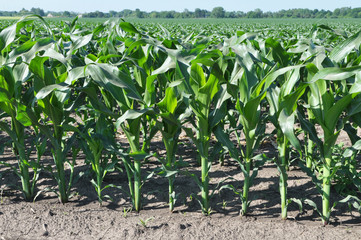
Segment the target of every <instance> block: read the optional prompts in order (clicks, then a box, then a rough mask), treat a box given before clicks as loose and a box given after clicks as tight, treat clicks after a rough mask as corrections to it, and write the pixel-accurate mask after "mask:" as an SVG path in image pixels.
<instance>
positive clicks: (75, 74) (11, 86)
mask: <svg viewBox="0 0 361 240" xmlns="http://www.w3.org/2000/svg"><path fill="white" fill-rule="evenodd" d="M35 19H38V21H39V22H40V23H37V24H34V22H35V21H36V20H35ZM159 27H160V29H161V30H159V32H158V33H154V32H150V31H149V32H147V31H145V28H146V27H143V28H142V29H143V30H142V31H140V30H137V29H136V28H135V27H134V26H133V25H132V24H130V23H128V22H124V21H122V20H119V19H115V20H109V21H107V22H105V23H103V24H99V25H97V26H95V27H93V28H87V27H86V26H84V25H80V24H77V19H74V21H73V22H63V23H62V25H61V26H59V27H58V28H53V27H50V26H49V24H48V23H47V22H46V21H44V20H43V19H42V18H41V17H39V16H32V17H25V18H23V19H21V20H19V21H18V22H17V23H15V24H13V25H11V26H8V27H6V28H4V29H3V30H2V31H1V33H0V51H1V56H0V62H1V68H0V109H1V112H0V120H1V122H0V129H1V130H2V131H3V132H6V133H7V135H8V136H9V137H10V138H11V140H12V148H13V152H14V155H15V156H16V158H17V160H18V167H17V168H13V170H14V171H15V173H16V174H17V176H19V178H20V180H21V184H22V186H21V189H22V193H23V195H24V198H25V200H32V199H34V196H35V195H36V189H37V180H38V177H39V173H40V170H42V169H44V168H43V167H42V156H43V155H44V153H45V152H46V151H48V152H51V154H52V158H53V161H54V169H51V170H49V171H50V172H51V173H52V175H53V177H54V179H55V180H56V182H57V185H58V189H57V194H58V196H59V199H60V201H61V202H62V203H66V202H67V201H68V198H69V194H70V191H71V186H72V179H73V178H74V176H73V169H74V162H75V159H76V158H77V154H78V153H79V151H82V152H83V153H84V155H85V157H86V161H87V162H88V163H89V166H91V171H93V173H94V174H93V176H94V177H93V179H92V181H91V183H92V184H93V186H94V188H95V190H96V192H97V194H98V198H99V201H100V202H102V201H103V200H104V198H105V197H106V196H103V193H102V192H103V190H104V189H106V188H109V187H115V186H114V185H112V184H110V185H106V186H104V183H103V179H104V177H105V176H106V174H107V173H108V172H109V171H112V170H113V169H114V168H115V166H116V165H117V164H119V163H121V167H122V168H123V169H124V170H125V172H126V173H127V176H128V183H129V196H130V198H131V199H132V204H133V207H134V209H135V210H136V211H139V210H140V208H141V186H142V182H143V179H142V178H141V176H142V175H141V171H142V163H143V161H144V159H146V158H147V157H149V156H151V155H152V153H151V152H150V145H151V141H152V139H153V137H154V136H155V134H157V133H160V134H161V136H162V141H163V143H164V146H165V149H166V156H165V157H164V158H159V162H160V163H161V170H160V171H159V172H157V174H160V175H162V176H164V177H166V178H167V179H168V181H169V207H170V210H171V211H172V210H173V209H174V198H175V194H176V193H175V191H174V180H175V178H176V177H177V175H178V174H186V175H189V176H192V177H193V178H194V179H195V181H196V183H197V184H198V186H199V187H200V192H201V193H200V199H199V200H200V203H201V206H202V211H203V213H205V214H209V213H210V203H209V201H210V189H209V180H210V179H209V174H208V173H209V171H210V168H211V162H210V160H209V149H210V139H211V138H212V136H215V138H216V139H217V142H218V146H220V148H219V150H220V152H222V154H227V155H228V156H229V157H230V158H231V159H233V160H234V161H236V162H238V164H239V166H240V167H241V170H242V172H243V175H244V183H243V190H242V192H241V202H242V210H241V213H242V214H247V211H248V206H249V203H250V202H249V199H248V194H249V188H250V186H251V185H252V182H253V180H254V178H255V177H256V176H257V171H258V168H259V167H260V166H262V164H263V163H264V162H265V161H266V160H267V156H265V155H264V154H261V155H256V154H255V151H256V150H257V149H258V147H259V145H260V143H261V141H262V140H263V139H264V137H265V136H266V135H265V128H266V123H271V124H273V125H274V127H275V131H274V132H273V134H274V136H275V137H276V143H277V148H278V152H277V157H276V158H274V162H275V164H276V165H277V167H278V170H279V173H280V180H279V182H280V184H279V191H280V195H281V199H280V201H281V211H282V218H283V219H286V218H287V206H288V204H289V202H290V201H291V200H290V199H288V197H287V176H288V169H289V165H290V161H291V159H290V157H291V154H290V152H291V150H294V151H296V152H297V153H298V158H299V159H301V165H302V166H303V169H304V170H305V171H306V172H307V174H309V175H310V176H312V178H313V182H314V183H315V187H316V188H317V189H318V190H319V193H320V195H321V196H322V211H320V215H321V217H322V220H323V223H324V224H327V223H328V221H329V218H330V213H331V210H332V206H331V205H330V194H331V185H332V182H333V181H334V179H335V178H336V176H339V175H340V174H342V176H343V178H345V179H348V180H350V183H351V185H352V187H353V188H355V189H356V190H355V191H354V194H352V195H348V196H347V197H346V198H345V199H344V200H342V202H346V201H349V202H350V203H353V206H354V207H356V208H357V209H358V210H359V211H360V209H361V207H360V202H361V201H360V200H359V198H358V196H357V195H359V194H360V190H361V184H360V172H359V170H358V168H359V160H358V158H357V154H358V151H359V150H360V149H361V145H360V143H361V142H360V141H359V139H360V137H359V136H358V135H357V130H358V128H359V126H360V124H361V122H360V119H361V95H360V92H361V65H360V62H361V55H360V50H361V49H360V44H361V31H360V32H357V33H356V34H354V35H351V36H348V33H347V32H345V31H337V30H334V29H332V28H330V27H328V26H325V25H320V26H314V27H313V28H312V29H310V32H307V33H304V34H303V35H297V36H292V35H290V32H291V31H289V32H287V31H283V32H281V33H282V34H281V33H280V32H275V31H270V30H267V31H260V32H258V33H255V32H253V33H252V32H243V31H240V30H238V31H235V32H234V34H233V35H230V36H227V35H214V34H213V35H212V34H209V35H207V34H205V33H204V32H199V33H195V32H189V33H188V34H184V32H181V33H176V34H174V33H173V32H169V31H168V30H167V29H166V28H164V27H162V26H159ZM60 28H61V30H59V29H60ZM297 124H298V125H300V126H301V128H296V127H295V126H296V125H297ZM316 126H319V127H316ZM341 130H344V131H346V132H347V133H348V135H349V137H350V141H351V142H352V145H353V146H352V147H350V148H347V149H344V153H343V155H341V156H338V157H335V156H333V152H334V150H335V142H336V140H337V138H338V136H339V134H340V132H341ZM182 131H183V132H185V133H186V134H187V136H188V137H189V138H190V139H191V140H192V142H193V143H194V144H195V145H196V147H197V151H198V155H199V159H200V165H201V178H200V179H198V178H197V177H196V176H195V175H193V174H190V173H189V172H187V171H184V170H183V168H182V166H183V164H184V163H183V162H182V158H181V156H179V154H178V153H177V146H178V144H179V136H180V134H181V132H182ZM28 132H30V133H31V134H28ZM119 132H121V133H122V134H124V135H125V136H126V139H127V141H128V144H129V148H128V147H124V146H121V145H120V143H119V142H118V141H117V139H118V134H119ZM300 133H302V135H303V136H304V137H302V138H301V137H300V136H301V134H300ZM241 134H242V136H244V138H245V144H244V142H243V141H241V140H240V136H241ZM230 136H234V137H235V138H234V139H235V141H232V140H231V139H233V138H231V137H230ZM29 138H31V141H32V143H33V144H34V147H33V148H27V145H26V142H27V139H29ZM75 143H76V144H75ZM34 151H35V152H36V154H37V158H36V159H31V158H30V154H31V153H32V152H34ZM69 153H71V155H72V156H73V160H72V161H71V160H69V159H68V158H67V156H68V155H69ZM292 156H294V155H292ZM1 163H2V164H3V165H4V166H9V165H8V164H7V163H6V161H1ZM65 164H69V165H70V168H71V173H72V174H71V175H70V177H69V178H67V177H66V174H65V170H64V169H65ZM295 201H297V200H295ZM309 203H310V204H311V205H313V206H315V204H314V203H312V202H310V201H309ZM315 207H316V206H315Z"/></svg>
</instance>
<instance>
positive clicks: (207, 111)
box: [184, 63, 225, 214]
mask: <svg viewBox="0 0 361 240" xmlns="http://www.w3.org/2000/svg"><path fill="white" fill-rule="evenodd" d="M219 72H220V69H219V67H218V63H214V65H213V66H212V67H211V69H210V70H209V74H208V76H207V75H206V73H205V72H204V70H203V68H202V66H200V65H199V64H197V63H193V64H192V65H191V67H190V77H189V86H190V88H188V91H190V92H189V94H191V95H192V98H191V99H190V102H189V105H190V107H191V109H192V111H193V113H194V115H195V117H196V126H195V127H196V137H195V138H194V142H195V144H196V146H197V148H198V153H199V155H200V158H201V181H200V183H198V184H199V185H200V188H201V201H200V202H201V205H202V212H203V213H204V214H209V213H210V205H209V197H210V196H209V170H210V168H211V163H210V162H209V159H208V151H209V141H210V139H211V134H212V130H213V128H214V127H215V125H216V124H217V122H219V121H220V120H221V114H220V113H219V110H220V109H221V106H222V105H223V102H224V101H225V99H221V98H220V96H221V95H220V94H217V93H218V92H219V91H220V90H221V86H220V82H221V80H222V79H220V78H219V76H220V74H219ZM223 90H224V89H223ZM222 100H224V101H222ZM212 104H215V105H217V106H218V108H215V109H214V110H213V111H212ZM184 129H185V130H186V131H187V135H188V136H190V137H192V138H193V132H192V131H191V130H190V129H186V128H184Z"/></svg>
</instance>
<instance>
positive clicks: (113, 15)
mask: <svg viewBox="0 0 361 240" xmlns="http://www.w3.org/2000/svg"><path fill="white" fill-rule="evenodd" d="M109 16H110V17H116V16H117V12H116V11H113V10H111V11H109Z"/></svg>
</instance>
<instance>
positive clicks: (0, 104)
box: [0, 66, 45, 201]
mask: <svg viewBox="0 0 361 240" xmlns="http://www.w3.org/2000/svg"><path fill="white" fill-rule="evenodd" d="M23 90H24V88H23V84H22V82H21V81H19V80H18V81H17V80H16V79H15V77H14V75H13V72H12V69H11V68H9V67H7V66H3V67H1V68H0V95H1V97H0V109H1V110H2V111H4V113H5V114H1V115H2V116H1V119H2V118H3V117H4V119H5V117H10V126H9V124H8V123H7V122H6V120H4V121H1V122H0V129H2V130H3V131H5V132H6V133H7V134H8V135H9V136H10V138H11V140H12V142H13V150H14V153H15V155H16V156H17V160H18V170H17V169H14V170H15V173H16V174H17V176H19V178H20V180H21V185H22V192H23V195H24V199H25V200H26V201H31V200H33V198H34V196H35V187H36V182H37V179H38V177H39V169H40V163H39V161H40V156H39V155H38V158H37V160H36V161H30V158H29V156H30V154H31V151H32V150H33V147H34V146H36V147H37V150H38V151H37V153H38V154H40V155H41V153H43V152H44V151H43V149H44V146H45V143H44V141H42V143H40V142H41V140H40V139H41V137H40V136H41V135H40V134H38V131H37V128H36V127H34V128H33V129H34V135H35V138H34V139H32V141H33V142H34V143H35V144H33V145H32V146H33V147H30V148H29V147H27V145H26V140H27V137H26V136H27V134H26V133H25V131H26V127H29V126H31V125H32V123H31V121H30V120H29V117H28V115H27V113H26V109H27V108H29V106H26V105H25V103H27V104H28V105H29V103H31V101H32V98H33V97H34V96H33V95H32V93H31V89H25V94H22V91H23ZM2 163H3V164H6V163H5V162H2ZM30 169H32V170H33V173H32V175H33V176H32V177H31V173H30V172H29V170H30Z"/></svg>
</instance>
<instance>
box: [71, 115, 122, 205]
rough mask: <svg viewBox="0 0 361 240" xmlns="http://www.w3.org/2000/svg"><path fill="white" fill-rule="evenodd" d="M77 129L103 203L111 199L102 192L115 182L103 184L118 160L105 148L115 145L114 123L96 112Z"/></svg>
mask: <svg viewBox="0 0 361 240" xmlns="http://www.w3.org/2000/svg"><path fill="white" fill-rule="evenodd" d="M84 114H86V112H85V113H84ZM75 131H76V132H77V133H78V134H79V135H80V137H81V140H80V142H81V146H82V149H83V152H84V154H85V156H86V161H87V162H89V163H90V165H91V169H92V172H93V174H94V177H93V179H92V180H91V183H92V185H93V186H94V188H95V191H96V193H97V195H98V201H99V204H100V205H102V203H103V201H104V199H105V198H108V199H111V198H110V196H109V195H103V194H102V192H103V190H105V189H107V188H109V187H114V185H113V184H108V185H106V186H103V180H104V177H105V176H106V174H107V173H108V172H111V171H114V169H115V164H117V162H118V161H117V158H116V156H113V155H112V154H110V153H109V152H107V151H106V149H105V148H106V147H105V146H108V145H115V143H114V140H115V136H114V126H113V123H111V122H110V121H109V119H107V118H106V117H105V115H104V114H99V113H94V114H93V117H87V118H86V120H85V126H83V127H81V128H80V127H79V130H78V129H75Z"/></svg>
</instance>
